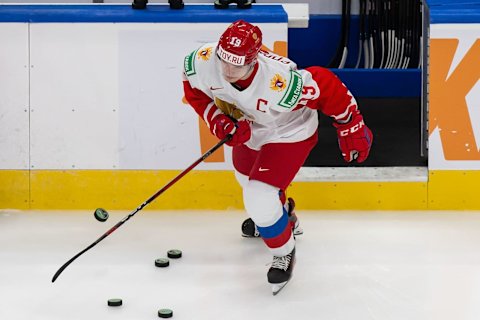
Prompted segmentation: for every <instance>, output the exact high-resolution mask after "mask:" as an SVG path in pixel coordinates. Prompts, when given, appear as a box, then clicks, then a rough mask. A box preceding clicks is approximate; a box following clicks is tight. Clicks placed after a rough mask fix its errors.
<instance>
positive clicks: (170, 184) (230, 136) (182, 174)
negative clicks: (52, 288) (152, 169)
mask: <svg viewBox="0 0 480 320" xmlns="http://www.w3.org/2000/svg"><path fill="white" fill-rule="evenodd" d="M231 138H232V135H230V134H229V135H227V136H226V137H225V138H224V139H222V140H220V142H218V143H217V144H216V145H214V146H213V147H212V148H211V149H210V150H208V151H207V152H205V153H204V154H203V155H202V156H201V157H200V158H199V159H198V160H197V161H195V162H194V163H192V164H191V165H190V166H189V167H188V168H187V169H185V170H183V171H182V172H180V173H179V174H178V175H177V176H176V177H175V178H173V179H172V180H171V181H170V182H169V183H167V184H166V185H165V186H164V187H163V188H162V189H160V190H158V191H157V192H156V193H155V194H154V195H153V196H151V197H150V198H148V199H147V200H146V201H145V202H144V203H142V204H141V205H140V206H138V208H137V209H135V210H133V211H132V212H131V213H129V214H128V215H127V216H126V217H125V218H123V219H122V220H120V222H118V223H117V224H116V225H114V226H113V227H112V228H110V230H108V231H107V232H105V233H104V234H103V235H102V236H101V237H100V238H98V239H97V240H96V241H95V242H94V243H92V244H91V245H89V246H88V247H86V248H85V249H83V250H82V251H80V252H79V253H77V254H76V255H75V256H74V257H73V258H71V259H70V260H68V261H67V262H65V263H64V264H63V266H61V267H60V269H58V270H57V272H56V273H55V275H54V276H53V278H52V282H55V280H56V279H57V278H58V276H59V275H60V274H61V273H62V272H63V270H65V268H66V267H68V266H69V265H70V264H71V263H72V262H73V261H75V259H77V258H78V257H80V256H81V255H82V254H84V253H85V252H87V251H88V250H90V249H92V248H93V247H94V246H96V245H97V244H98V243H99V242H100V241H102V240H103V239H105V238H106V237H107V236H109V235H110V234H111V233H113V232H114V231H115V230H117V229H118V228H119V227H120V226H121V225H122V224H124V223H125V222H127V221H128V220H129V219H130V218H131V217H133V216H134V215H135V214H136V213H137V212H138V211H140V210H142V209H143V208H144V207H145V206H146V205H147V204H149V203H150V202H152V201H153V200H155V199H156V198H157V197H158V196H159V195H161V194H162V193H163V192H165V191H166V190H167V189H168V188H170V187H171V186H172V185H174V184H175V183H176V182H177V181H178V180H180V179H181V178H182V177H183V176H184V175H186V174H187V173H188V172H190V171H191V170H192V169H193V168H195V167H196V166H197V165H198V164H199V163H200V162H202V161H203V160H205V159H207V158H208V157H209V156H210V155H211V154H212V153H214V152H215V151H216V150H217V149H218V148H220V147H221V146H222V145H223V144H224V143H225V142H227V141H228V140H230V139H231Z"/></svg>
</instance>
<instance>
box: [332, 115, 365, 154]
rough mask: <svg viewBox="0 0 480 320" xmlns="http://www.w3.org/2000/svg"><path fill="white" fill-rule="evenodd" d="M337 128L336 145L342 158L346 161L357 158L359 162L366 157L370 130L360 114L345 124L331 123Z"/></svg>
mask: <svg viewBox="0 0 480 320" xmlns="http://www.w3.org/2000/svg"><path fill="white" fill-rule="evenodd" d="M333 125H334V126H335V127H336V128H337V135H338V145H339V147H340V150H341V151H342V156H343V159H345V161H347V162H351V161H352V160H355V159H356V160H357V162H358V163H361V162H363V161H365V159H367V157H368V154H369V152H370V147H371V146H372V141H373V135H372V131H370V129H369V128H368V127H367V126H366V125H365V122H363V117H362V115H361V114H356V115H355V116H354V118H353V119H352V121H350V122H349V123H345V124H340V123H335V122H334V123H333Z"/></svg>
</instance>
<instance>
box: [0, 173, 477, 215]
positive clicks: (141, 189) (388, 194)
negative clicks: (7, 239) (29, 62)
mask: <svg viewBox="0 0 480 320" xmlns="http://www.w3.org/2000/svg"><path fill="white" fill-rule="evenodd" d="M180 172H181V171H177V170H171V171H152V170H31V171H30V170H0V182H1V183H0V209H6V208H8V209H65V210H73V209H86V210H94V209H95V208H97V207H103V208H105V209H107V210H133V209H135V208H136V207H137V206H139V205H140V204H142V203H143V201H145V200H147V199H148V198H149V197H150V196H152V195H153V194H154V193H155V192H157V191H158V190H159V189H161V188H162V187H163V186H164V185H165V184H167V183H168V182H169V181H170V180H171V179H173V178H174V177H175V176H176V175H177V174H179V173H180ZM479 181H480V171H474V170H470V171H459V170H448V171H443V170H437V171H431V172H430V173H429V181H428V182H293V183H292V185H291V186H290V188H289V190H288V196H292V197H293V198H294V199H295V201H296V203H297V208H298V209H300V210H307V209H311V210H331V209H334V210H423V209H433V210H480V196H479V195H480V191H479V189H480V188H479V187H480V183H479ZM148 209H157V210H158V209H212V210H224V209H243V201H242V191H241V189H240V186H239V185H238V183H237V181H236V179H235V176H234V174H233V172H232V171H203V170H198V171H191V172H189V173H188V174H187V175H185V176H184V177H183V178H181V179H180V180H179V181H178V182H177V183H175V184H174V185H173V186H171V187H170V188H169V189H168V190H167V191H165V193H163V194H162V195H160V196H159V197H158V198H157V199H156V200H155V201H153V202H152V203H151V204H150V205H148V206H147V207H146V208H145V210H148Z"/></svg>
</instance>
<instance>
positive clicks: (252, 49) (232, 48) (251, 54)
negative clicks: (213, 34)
mask: <svg viewBox="0 0 480 320" xmlns="http://www.w3.org/2000/svg"><path fill="white" fill-rule="evenodd" d="M261 47H262V31H261V30H260V28H258V27H257V26H254V25H252V24H250V23H248V22H246V21H244V20H237V21H235V22H233V23H232V24H231V25H230V26H229V27H228V28H227V30H225V32H224V33H223V34H222V35H221V36H220V40H219V41H218V47H217V54H218V55H219V57H220V58H221V59H222V60H224V61H227V62H229V63H232V64H235V65H239V66H243V65H247V64H250V63H252V62H253V61H254V60H255V59H256V58H257V55H258V52H259V51H260V49H261Z"/></svg>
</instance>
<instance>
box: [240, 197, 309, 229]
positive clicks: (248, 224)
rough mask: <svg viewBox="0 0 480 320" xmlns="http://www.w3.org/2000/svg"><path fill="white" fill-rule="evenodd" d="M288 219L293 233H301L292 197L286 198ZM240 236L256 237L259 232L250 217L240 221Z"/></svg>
mask: <svg viewBox="0 0 480 320" xmlns="http://www.w3.org/2000/svg"><path fill="white" fill-rule="evenodd" d="M287 203H288V219H289V220H290V224H291V225H292V229H293V234H294V235H296V236H298V235H300V234H303V229H302V228H301V227H300V221H298V218H297V215H296V214H295V201H293V199H292V198H288V200H287ZM242 237H245V238H258V237H260V233H259V232H258V228H257V226H256V225H255V223H254V222H253V220H252V219H251V218H248V219H246V220H245V221H243V223H242Z"/></svg>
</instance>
